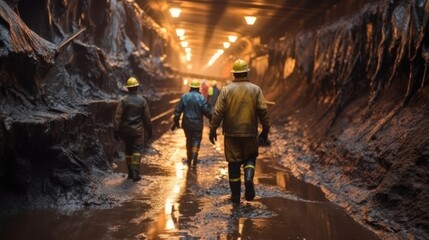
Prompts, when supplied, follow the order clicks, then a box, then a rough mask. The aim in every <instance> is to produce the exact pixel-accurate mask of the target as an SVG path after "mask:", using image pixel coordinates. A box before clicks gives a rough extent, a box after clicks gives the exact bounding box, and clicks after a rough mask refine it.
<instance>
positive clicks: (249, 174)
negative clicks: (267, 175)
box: [244, 164, 255, 201]
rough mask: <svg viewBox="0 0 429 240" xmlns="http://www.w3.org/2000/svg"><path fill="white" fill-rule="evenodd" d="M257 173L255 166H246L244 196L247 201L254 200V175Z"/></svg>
mask: <svg viewBox="0 0 429 240" xmlns="http://www.w3.org/2000/svg"><path fill="white" fill-rule="evenodd" d="M254 175H255V166H254V165H251V164H248V165H245V166H244V186H245V187H246V190H245V192H244V198H246V200H247V201H252V200H253V199H254V198H255V186H254V184H253V176H254Z"/></svg>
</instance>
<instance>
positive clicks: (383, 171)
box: [250, 0, 429, 239]
mask: <svg viewBox="0 0 429 240" xmlns="http://www.w3.org/2000/svg"><path fill="white" fill-rule="evenodd" d="M428 20H429V1H425V0H415V1H414V0H412V1H376V2H373V3H369V4H367V5H365V6H364V7H363V8H362V10H361V11H359V12H358V13H356V14H354V15H352V16H348V17H345V18H342V19H341V20H339V21H336V22H334V23H332V24H329V25H325V26H323V27H321V28H318V29H312V30H304V31H302V32H300V33H298V34H297V35H295V36H292V35H291V36H288V35H286V37H285V38H284V39H281V40H279V41H276V42H273V43H272V44H271V45H269V46H268V48H267V52H266V54H267V55H264V56H260V57H257V58H254V59H252V60H251V63H250V65H251V67H252V69H255V71H254V72H255V73H253V74H254V75H252V76H253V77H254V80H255V82H256V83H257V84H258V85H260V86H262V88H263V91H264V94H265V95H266V98H267V99H268V100H272V101H275V102H276V104H275V105H273V106H271V107H270V110H271V111H270V112H271V114H272V117H273V120H274V121H276V122H278V123H280V124H283V123H284V128H283V129H281V132H280V135H282V136H284V137H285V138H286V137H291V138H289V139H291V140H290V142H287V143H286V144H284V142H283V141H281V143H283V145H280V146H277V147H279V153H280V154H282V156H278V157H279V161H280V162H281V163H282V164H285V165H288V166H289V167H290V168H291V169H293V170H294V173H295V174H296V175H298V176H300V177H302V178H305V179H307V180H308V181H312V182H313V183H315V184H319V185H321V186H322V187H323V189H324V191H325V193H326V194H327V196H328V197H329V198H330V199H331V200H333V201H334V202H337V203H338V204H340V205H341V206H343V207H345V208H346V209H347V210H348V211H349V212H350V213H351V214H352V215H353V216H355V218H356V219H357V220H358V221H360V222H362V223H364V224H366V225H367V226H369V227H370V228H371V229H373V230H374V231H376V232H378V233H379V235H380V236H382V237H384V238H389V239H413V238H415V239H424V238H425V236H426V237H427V236H428V235H429V228H428V226H429V225H428V224H427V223H428V220H429V216H428V212H429V204H428V201H427V199H429V197H428V185H427V182H428V180H429V164H428V163H429V134H428V131H427V129H429V119H428V116H429V105H428V102H429V101H428V100H429V88H428V84H429V79H428V78H429V76H428V75H427V70H428V63H429V52H428V43H429V42H428V40H429V31H428V30H429V23H428ZM291 129H292V130H291ZM293 139H295V140H293ZM296 139H300V140H296ZM301 140H303V141H302V142H301ZM296 149H300V151H302V152H305V154H304V156H305V157H302V155H301V156H300V155H299V154H296V155H294V154H291V153H294V152H295V151H296ZM308 171H311V172H312V174H309V173H308Z"/></svg>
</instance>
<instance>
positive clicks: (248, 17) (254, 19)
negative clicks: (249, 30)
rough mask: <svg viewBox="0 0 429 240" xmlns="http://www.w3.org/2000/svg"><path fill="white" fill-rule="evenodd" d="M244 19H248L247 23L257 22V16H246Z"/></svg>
mask: <svg viewBox="0 0 429 240" xmlns="http://www.w3.org/2000/svg"><path fill="white" fill-rule="evenodd" d="M244 20H246V23H247V25H253V24H255V22H256V17H255V16H245V17H244Z"/></svg>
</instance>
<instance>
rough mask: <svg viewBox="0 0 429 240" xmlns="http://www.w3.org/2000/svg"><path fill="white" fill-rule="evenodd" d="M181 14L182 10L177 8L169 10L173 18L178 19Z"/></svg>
mask: <svg viewBox="0 0 429 240" xmlns="http://www.w3.org/2000/svg"><path fill="white" fill-rule="evenodd" d="M181 12H182V9H180V8H177V7H172V8H170V14H171V16H172V17H174V18H178V17H179V16H180V13H181Z"/></svg>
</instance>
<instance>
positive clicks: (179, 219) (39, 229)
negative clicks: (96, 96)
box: [0, 128, 378, 239]
mask: <svg viewBox="0 0 429 240" xmlns="http://www.w3.org/2000/svg"><path fill="white" fill-rule="evenodd" d="M207 131H208V129H207V128H206V129H205V134H204V138H205V139H204V140H203V144H202V149H201V151H200V162H199V163H198V164H197V165H196V166H190V165H188V164H187V163H186V162H185V161H184V158H185V156H186V152H185V151H186V150H185V139H184V134H183V131H182V130H181V129H179V130H176V131H175V132H167V133H166V134H164V135H162V136H161V137H160V138H159V139H157V140H156V141H155V142H153V143H152V144H151V147H150V148H148V149H147V152H146V154H145V155H144V157H143V158H142V166H141V171H142V176H143V180H142V181H140V182H137V183H134V182H132V181H131V180H129V179H127V178H126V173H125V172H126V167H125V163H124V161H122V160H119V159H118V160H117V161H115V163H114V164H113V171H112V172H111V173H109V174H106V176H105V177H104V178H102V179H100V182H99V184H97V186H96V187H95V188H94V191H95V192H96V193H97V195H99V196H100V197H99V198H98V199H91V200H89V201H87V203H86V206H84V207H82V206H80V207H78V206H67V207H64V208H63V209H62V210H60V211H58V210H55V209H53V210H33V211H26V212H24V213H20V214H17V215H11V216H8V217H2V218H0V238H1V239H28V238H32V239H36V238H37V239H59V238H61V239H378V237H377V236H376V235H375V233H373V232H371V231H370V230H368V229H366V228H365V226H363V225H361V224H359V223H358V222H356V221H355V220H354V219H353V218H352V217H351V216H349V215H347V213H346V211H345V209H342V208H341V207H339V206H337V205H334V204H332V203H330V202H329V201H328V200H327V199H326V197H325V194H324V193H323V191H322V190H321V189H319V188H318V187H316V186H314V185H311V184H308V183H305V182H303V181H301V180H299V179H297V178H295V177H294V176H293V174H292V173H291V171H290V170H289V169H287V168H284V167H282V166H281V165H278V164H277V163H276V158H275V157H274V156H275V153H274V152H273V150H275V148H271V147H264V148H261V149H260V152H261V154H260V156H259V158H258V162H257V168H256V176H255V183H256V192H257V196H256V199H255V200H254V201H251V202H249V201H246V200H244V198H242V200H241V204H240V205H239V206H236V205H232V204H231V202H230V201H229V194H230V192H229V185H228V177H227V164H226V162H225V161H224V158H223V150H222V149H223V145H222V144H223V141H222V140H223V138H222V137H221V136H220V137H219V142H218V143H217V145H216V146H213V145H211V144H210V143H209V142H208V139H207ZM275 135H276V131H274V133H273V139H275V138H276V137H275ZM242 190H243V191H244V188H243V189H242ZM53 226H55V227H53ZM22 229H25V231H22Z"/></svg>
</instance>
